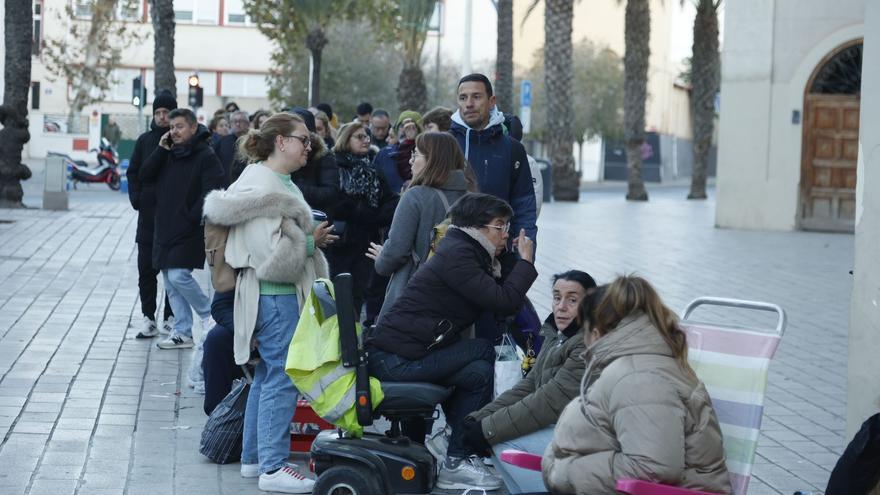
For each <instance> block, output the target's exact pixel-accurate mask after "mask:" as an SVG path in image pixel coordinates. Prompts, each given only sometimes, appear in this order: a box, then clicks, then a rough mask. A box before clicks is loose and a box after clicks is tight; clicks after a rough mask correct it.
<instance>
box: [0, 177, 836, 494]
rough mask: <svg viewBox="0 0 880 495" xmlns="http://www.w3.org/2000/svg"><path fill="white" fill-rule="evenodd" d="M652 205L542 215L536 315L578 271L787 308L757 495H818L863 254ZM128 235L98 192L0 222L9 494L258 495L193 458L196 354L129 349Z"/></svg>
mask: <svg viewBox="0 0 880 495" xmlns="http://www.w3.org/2000/svg"><path fill="white" fill-rule="evenodd" d="M651 193H652V198H651V202H649V203H645V204H638V203H627V202H625V201H624V200H623V199H622V196H623V195H622V194H621V193H619V191H616V190H599V191H593V190H590V191H587V192H586V193H585V194H584V198H583V200H582V202H581V203H579V204H552V205H545V207H544V210H543V212H542V217H541V220H540V222H539V226H540V228H541V232H540V234H539V238H538V269H539V272H540V273H541V276H540V278H539V279H538V281H537V282H536V283H535V286H534V287H533V289H532V292H531V295H532V297H533V300H534V301H535V304H536V306H537V307H538V309H539V312H540V313H542V314H546V313H548V312H549V288H550V277H551V276H552V274H553V273H556V272H559V271H562V270H565V269H569V268H580V269H584V270H587V271H589V272H590V273H591V274H593V275H594V276H595V277H596V278H597V280H600V281H607V280H609V279H610V278H611V277H613V276H614V275H615V274H616V273H623V272H637V273H640V274H642V275H644V276H646V277H647V278H648V279H649V280H651V281H652V282H653V283H655V285H656V286H657V287H658V289H659V290H660V293H661V295H662V296H663V297H664V299H665V300H666V301H667V303H668V304H669V305H670V306H672V307H674V308H676V309H680V308H681V307H683V306H684V304H686V303H687V302H688V301H689V300H690V299H692V298H694V297H697V296H700V295H716V296H726V297H739V298H747V299H761V300H767V301H772V302H776V303H778V304H780V305H782V306H783V307H784V308H785V309H786V310H787V311H788V314H789V317H790V324H789V328H788V330H787V332H786V337H785V338H784V339H783V342H782V345H781V347H780V349H779V352H778V354H777V357H776V359H775V360H774V363H773V365H772V366H771V377H770V385H769V387H768V398H767V401H768V404H767V407H766V409H765V416H764V428H763V430H762V436H761V440H760V446H759V451H758V464H757V465H756V467H755V470H754V476H753V481H752V485H751V489H750V493H755V494H763V493H780V494H790V493H792V492H793V491H795V490H805V491H813V492H819V491H821V490H823V489H824V486H825V483H826V482H827V479H828V475H829V471H830V469H831V468H832V467H833V465H834V463H835V461H836V459H837V457H838V456H839V454H840V452H842V450H843V446H844V445H843V444H844V438H843V430H844V419H843V417H844V408H845V389H846V387H845V386H846V331H847V321H848V309H849V295H850V286H851V281H850V275H849V274H848V271H849V270H850V267H851V265H850V264H851V260H852V250H853V239H852V237H851V236H847V235H829V234H809V233H768V232H749V231H732V230H722V229H715V228H713V222H714V200H709V201H707V202H688V201H685V200H684V199H682V198H684V196H685V194H686V190H684V189H680V188H661V189H656V190H652V191H651ZM30 204H32V205H33V204H36V202H35V201H30ZM135 218H136V217H135V214H134V212H132V211H131V210H130V208H129V207H128V204H127V201H125V200H124V197H123V196H122V195H121V194H118V193H111V192H109V191H103V190H99V189H92V188H89V189H88V190H86V191H78V192H75V193H73V194H72V196H71V211H69V212H66V213H55V212H45V211H41V210H0V439H2V443H0V493H2V494H9V495H17V494H21V493H28V494H33V495H37V494H53V495H55V494H59V495H63V494H74V493H75V494H81V495H85V494H132V495H134V494H157V493H168V494H172V493H174V494H186V495H198V494H209V493H210V494H214V493H243V494H256V493H260V492H259V491H258V490H257V489H256V486H255V485H256V483H255V482H254V481H253V480H247V481H245V480H242V479H241V478H240V477H239V475H238V465H237V464H233V465H229V466H217V465H213V464H210V463H208V462H206V460H205V459H204V458H203V457H202V456H200V455H199V454H198V439H199V435H200V431H201V427H202V425H203V424H204V420H205V417H204V413H203V412H202V407H201V396H198V395H196V394H194V393H193V392H192V390H191V389H189V388H188V387H187V386H186V377H185V373H186V368H187V366H188V365H189V361H190V353H189V352H188V351H159V350H158V349H156V348H155V344H154V341H141V340H136V339H134V335H135V334H136V333H137V328H136V327H132V326H129V324H130V323H132V324H135V325H136V324H137V323H138V322H139V316H140V311H139V305H138V301H137V269H136V262H135V261H136V252H135V247H134V242H133V240H134V229H135ZM7 221H11V222H12V223H7ZM716 316H717V317H719V318H724V319H725V320H735V321H749V320H750V319H751V315H743V314H734V315H730V314H728V315H722V314H716ZM762 322H763V323H766V320H762ZM196 331H198V329H197V330H196Z"/></svg>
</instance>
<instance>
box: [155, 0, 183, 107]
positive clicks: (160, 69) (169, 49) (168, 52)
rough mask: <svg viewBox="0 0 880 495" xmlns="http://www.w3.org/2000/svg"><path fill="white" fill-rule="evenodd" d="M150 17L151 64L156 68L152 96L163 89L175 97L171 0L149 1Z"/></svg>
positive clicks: (172, 8) (172, 7)
mask: <svg viewBox="0 0 880 495" xmlns="http://www.w3.org/2000/svg"><path fill="white" fill-rule="evenodd" d="M150 16H151V17H152V18H153V64H154V65H155V67H156V73H155V80H154V82H153V86H154V88H153V94H154V95H155V94H156V93H158V92H159V91H161V90H163V89H164V90H166V91H170V92H171V94H172V95H174V96H175V97H177V78H176V77H175V76H174V29H175V28H174V4H173V0H150Z"/></svg>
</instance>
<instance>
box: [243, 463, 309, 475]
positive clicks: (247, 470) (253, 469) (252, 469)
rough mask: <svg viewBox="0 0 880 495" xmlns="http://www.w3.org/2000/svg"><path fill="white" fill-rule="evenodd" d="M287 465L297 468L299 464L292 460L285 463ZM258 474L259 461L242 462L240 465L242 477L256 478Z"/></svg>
mask: <svg viewBox="0 0 880 495" xmlns="http://www.w3.org/2000/svg"><path fill="white" fill-rule="evenodd" d="M287 467H289V468H291V469H294V470H296V469H299V466H297V465H296V464H294V463H292V462H288V463H287ZM259 476H260V463H256V464H242V465H241V477H242V478H257V477H259Z"/></svg>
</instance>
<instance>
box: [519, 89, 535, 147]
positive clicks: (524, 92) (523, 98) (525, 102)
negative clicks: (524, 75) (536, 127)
mask: <svg viewBox="0 0 880 495" xmlns="http://www.w3.org/2000/svg"><path fill="white" fill-rule="evenodd" d="M519 120H520V121H521V122H522V126H523V134H528V133H529V132H530V131H531V129H532V81H529V80H528V79H523V82H522V84H520V90H519Z"/></svg>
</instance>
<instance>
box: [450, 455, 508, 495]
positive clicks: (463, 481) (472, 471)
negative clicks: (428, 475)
mask: <svg viewBox="0 0 880 495" xmlns="http://www.w3.org/2000/svg"><path fill="white" fill-rule="evenodd" d="M457 461H458V463H457V465H455V467H450V462H449V459H446V460H444V461H443V467H441V468H440V475H439V476H437V487H438V488H441V489H443V490H468V489H474V490H485V491H487V492H489V491H492V490H497V489H499V488H501V486H502V485H504V482H503V481H501V478H500V477H498V475H496V474H493V473H492V472H490V471H489V470H488V469H486V466H485V465H483V462H482V461H481V460H480V459H479V458H477V457H474V456H471V457H466V458H464V459H460V460H457Z"/></svg>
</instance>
